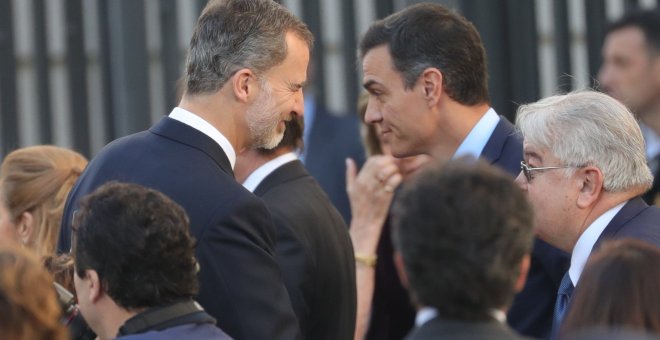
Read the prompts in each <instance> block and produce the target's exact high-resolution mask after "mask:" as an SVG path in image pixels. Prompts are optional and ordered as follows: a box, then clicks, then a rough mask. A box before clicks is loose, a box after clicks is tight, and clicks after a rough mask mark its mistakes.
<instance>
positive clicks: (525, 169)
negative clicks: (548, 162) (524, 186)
mask: <svg viewBox="0 0 660 340" xmlns="http://www.w3.org/2000/svg"><path fill="white" fill-rule="evenodd" d="M568 168H574V167H573V166H542V167H538V168H534V167H530V166H529V165H528V164H527V163H526V162H525V161H520V170H522V172H523V174H524V175H525V178H526V179H527V183H529V182H531V181H532V178H533V177H532V172H534V171H542V170H555V169H568Z"/></svg>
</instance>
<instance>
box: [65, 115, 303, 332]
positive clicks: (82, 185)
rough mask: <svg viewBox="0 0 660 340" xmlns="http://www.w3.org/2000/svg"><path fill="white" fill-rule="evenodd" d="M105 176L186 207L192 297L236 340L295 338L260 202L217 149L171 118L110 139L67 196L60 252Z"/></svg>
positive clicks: (272, 232)
mask: <svg viewBox="0 0 660 340" xmlns="http://www.w3.org/2000/svg"><path fill="white" fill-rule="evenodd" d="M108 181H120V182H130V183H138V184H141V185H144V186H146V187H150V188H153V189H156V190H159V191H161V192H163V193H164V194H166V195H167V196H169V197H170V198H172V199H173V200H174V201H176V202H177V203H179V204H180V205H181V206H183V208H184V209H185V210H186V212H187V213H188V216H189V218H190V226H191V229H192V234H193V235H194V237H195V238H196V240H197V248H196V257H197V260H198V261H199V263H200V273H199V282H200V291H199V295H198V296H197V298H196V300H197V301H199V303H200V304H201V305H202V306H203V307H204V309H205V310H206V311H207V312H208V313H209V314H210V315H212V316H213V317H214V318H216V319H217V321H218V326H219V327H220V328H221V329H223V330H224V331H225V332H227V334H229V335H230V336H232V337H234V338H236V339H295V338H297V337H298V336H299V332H300V330H299V328H298V324H297V321H296V319H295V315H294V313H293V310H292V307H291V302H290V300H289V296H288V294H287V291H286V289H285V286H284V283H283V278H282V274H281V272H280V269H279V266H278V264H277V262H276V258H275V254H274V247H275V239H276V235H275V229H274V226H273V223H272V220H271V217H270V214H269V213H268V211H267V210H266V207H265V206H264V204H263V202H262V201H261V200H259V199H258V198H257V197H255V196H253V195H252V194H250V193H249V192H248V191H247V190H245V188H243V187H242V186H241V185H240V184H238V183H237V182H236V181H235V180H234V174H233V171H232V169H231V165H230V163H229V160H228V158H227V156H226V155H225V153H224V151H223V150H222V148H221V147H220V146H219V145H218V144H217V143H216V142H215V141H214V140H213V139H211V138H210V137H208V136H206V135H205V134H203V133H202V132H200V131H198V130H196V129H194V128H192V127H190V126H188V125H186V124H183V123H181V122H179V121H176V120H174V119H171V118H163V119H162V120H161V121H160V122H158V123H157V124H156V125H154V126H153V127H152V128H151V129H149V130H148V131H143V132H140V133H137V134H134V135H131V136H128V137H124V138H121V139H118V140H115V141H114V142H112V143H110V144H108V145H107V146H106V147H105V148H103V150H101V152H100V153H99V154H98V156H96V157H95V158H94V159H93V160H92V161H91V162H90V163H89V165H88V166H87V168H86V169H85V171H84V173H83V174H82V176H81V177H80V179H79V180H78V182H77V183H76V185H75V187H74V188H73V189H72V191H71V193H70V195H69V198H68V200H67V203H66V206H65V209H64V216H63V221H62V232H61V235H60V244H59V249H60V250H68V249H69V248H70V239H71V222H72V217H73V215H74V214H73V212H74V211H75V209H77V208H78V206H79V202H80V200H81V198H82V197H83V196H85V195H86V194H88V193H90V192H92V191H93V190H94V189H96V188H97V187H98V186H100V185H102V184H104V183H106V182H108Z"/></svg>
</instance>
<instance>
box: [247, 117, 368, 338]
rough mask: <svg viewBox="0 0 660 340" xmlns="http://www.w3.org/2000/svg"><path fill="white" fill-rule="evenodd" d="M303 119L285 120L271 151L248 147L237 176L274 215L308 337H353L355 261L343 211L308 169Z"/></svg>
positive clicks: (280, 252)
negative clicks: (302, 153)
mask: <svg viewBox="0 0 660 340" xmlns="http://www.w3.org/2000/svg"><path fill="white" fill-rule="evenodd" d="M303 125H304V124H303V119H302V117H296V118H294V119H292V120H290V121H288V122H287V123H286V130H285V132H284V138H282V141H281V142H280V144H279V145H278V146H276V147H275V148H273V149H271V150H267V149H247V150H244V151H243V152H241V153H239V155H238V158H237V160H236V170H235V171H236V179H237V180H238V181H239V182H242V183H243V186H245V188H247V189H248V190H250V191H251V192H253V193H254V194H255V195H257V196H259V197H260V198H261V199H262V200H264V203H266V207H267V208H268V210H269V211H270V213H271V214H272V215H273V221H274V223H275V228H276V229H277V245H276V246H275V250H276V253H277V259H278V262H279V264H280V267H281V268H282V274H283V275H284V283H285V285H286V287H287V290H288V292H289V296H290V297H291V302H292V305H293V310H294V311H295V312H296V316H297V317H298V322H299V324H300V328H301V330H302V334H303V337H304V338H305V339H319V340H321V339H328V340H340V339H351V338H352V337H353V332H354V331H355V308H356V307H355V306H356V302H355V299H356V297H355V262H354V261H353V247H352V246H351V240H350V237H349V236H348V229H347V227H346V223H345V222H344V219H343V218H342V216H341V215H340V213H339V211H337V209H336V208H335V207H334V206H333V205H332V202H331V201H330V199H329V198H328V196H327V195H326V193H325V192H324V191H323V189H321V186H320V185H319V183H318V182H317V181H316V180H315V179H314V178H313V177H312V176H311V175H310V174H309V173H308V172H307V170H305V167H304V166H303V164H302V163H301V162H300V161H299V160H298V157H297V156H296V152H298V151H299V150H300V149H301V148H302V147H303V145H302V143H303V139H302V134H303Z"/></svg>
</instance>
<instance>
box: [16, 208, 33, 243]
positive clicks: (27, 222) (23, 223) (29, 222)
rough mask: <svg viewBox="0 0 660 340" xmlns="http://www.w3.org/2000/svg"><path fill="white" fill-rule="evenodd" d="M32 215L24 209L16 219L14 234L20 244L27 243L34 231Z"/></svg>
mask: <svg viewBox="0 0 660 340" xmlns="http://www.w3.org/2000/svg"><path fill="white" fill-rule="evenodd" d="M34 223H35V221H34V216H33V215H32V213H31V212H29V211H24V212H22V213H21V214H20V215H18V218H17V219H16V234H17V235H18V239H19V240H20V241H21V244H23V245H27V244H28V243H29V242H30V238H31V237H32V234H33V233H34V229H35V225H34Z"/></svg>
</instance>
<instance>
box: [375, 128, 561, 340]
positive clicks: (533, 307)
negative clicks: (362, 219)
mask: <svg viewBox="0 0 660 340" xmlns="http://www.w3.org/2000/svg"><path fill="white" fill-rule="evenodd" d="M481 158H483V159H485V160H487V161H489V162H490V163H491V164H493V165H496V166H498V167H499V168H501V169H503V170H505V171H506V172H508V173H510V174H511V175H513V176H516V175H518V173H519V172H520V161H521V160H522V141H521V140H520V136H519V135H517V134H516V132H515V128H514V126H513V125H512V124H511V123H510V122H509V121H508V120H507V119H506V118H505V117H502V116H501V117H500V122H499V123H498V124H497V126H496V128H495V130H494V131H493V134H492V135H491V136H490V138H489V140H488V142H487V143H486V145H485V146H484V149H483V151H482V153H481ZM377 253H378V263H377V264H376V284H375V287H374V300H373V307H372V308H373V309H372V317H371V323H370V327H369V330H368V332H367V339H369V340H376V339H378V340H386V339H401V338H402V337H403V336H404V335H405V334H406V333H407V332H408V331H409V330H410V329H411V328H412V326H413V324H414V320H415V311H414V309H413V307H412V305H411V304H410V302H409V297H408V294H407V292H406V290H405V288H403V286H402V285H401V283H400V281H399V278H398V275H397V273H396V269H395V267H394V262H393V260H392V254H393V247H392V241H391V237H390V226H389V219H388V221H387V222H386V224H385V226H384V229H383V234H382V235H381V239H380V241H379V243H378V250H377ZM569 263H570V259H569V256H568V254H566V253H565V252H563V251H561V250H559V249H557V248H554V247H552V246H550V245H549V244H547V243H546V242H544V241H541V240H539V239H535V240H534V250H533V252H532V262H531V265H530V272H529V275H528V278H527V283H526V284H525V287H524V289H523V291H522V292H520V293H519V294H517V295H516V297H515V299H514V302H513V305H512V306H511V308H510V309H509V313H508V315H507V320H508V323H509V324H510V325H511V327H513V328H514V329H515V330H516V331H518V332H519V333H521V334H524V335H527V336H532V337H539V338H540V337H545V336H548V335H549V334H550V331H551V329H552V313H553V311H554V305H555V297H556V296H557V289H558V288H559V283H560V282H561V279H562V277H563V275H564V273H565V272H566V270H568V266H569Z"/></svg>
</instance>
